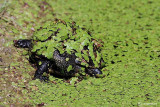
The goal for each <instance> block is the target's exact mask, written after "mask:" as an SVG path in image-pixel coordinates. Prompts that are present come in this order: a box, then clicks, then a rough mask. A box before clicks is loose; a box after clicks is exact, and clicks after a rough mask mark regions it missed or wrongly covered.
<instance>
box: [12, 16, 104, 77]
mask: <svg viewBox="0 0 160 107" xmlns="http://www.w3.org/2000/svg"><path fill="white" fill-rule="evenodd" d="M102 45H103V44H102V42H100V43H99V42H98V40H96V39H94V38H93V37H92V36H91V33H90V32H89V31H87V30H86V29H85V28H81V27H80V26H78V25H76V23H75V22H65V21H63V20H60V19H56V20H55V21H50V22H47V23H46V24H45V25H44V26H43V27H40V28H38V29H37V30H36V31H35V32H34V34H33V36H32V38H31V39H20V40H14V46H15V47H18V48H28V50H29V51H28V54H29V61H30V62H32V63H36V64H37V70H36V72H35V75H34V79H40V80H48V77H46V76H43V73H44V72H47V73H48V68H51V69H52V70H53V72H54V74H56V75H60V76H63V77H72V76H75V75H76V74H82V73H84V72H85V73H86V74H89V75H92V76H98V75H99V74H102V71H101V70H100V68H101V65H102V63H103V59H102V55H101V47H102Z"/></svg>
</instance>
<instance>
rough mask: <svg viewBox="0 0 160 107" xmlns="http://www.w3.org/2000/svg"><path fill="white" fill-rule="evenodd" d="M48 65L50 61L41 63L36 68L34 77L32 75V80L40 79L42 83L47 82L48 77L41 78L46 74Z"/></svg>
mask: <svg viewBox="0 0 160 107" xmlns="http://www.w3.org/2000/svg"><path fill="white" fill-rule="evenodd" d="M49 65H50V61H43V62H42V64H41V65H39V66H38V68H37V70H36V72H35V75H34V79H40V80H42V81H48V77H46V76H43V73H44V72H47V73H48V68H49Z"/></svg>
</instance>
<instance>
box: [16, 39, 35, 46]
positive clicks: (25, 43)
mask: <svg viewBox="0 0 160 107" xmlns="http://www.w3.org/2000/svg"><path fill="white" fill-rule="evenodd" d="M13 42H14V46H15V47H17V48H30V47H31V45H32V40H28V39H20V40H14V41H13Z"/></svg>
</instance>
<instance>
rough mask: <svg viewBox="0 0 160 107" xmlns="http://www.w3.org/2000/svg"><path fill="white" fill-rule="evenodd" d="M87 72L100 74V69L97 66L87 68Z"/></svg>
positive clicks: (94, 74)
mask: <svg viewBox="0 0 160 107" xmlns="http://www.w3.org/2000/svg"><path fill="white" fill-rule="evenodd" d="M87 72H88V73H89V74H91V75H93V76H96V75H97V74H102V71H101V70H100V69H98V68H88V69H87Z"/></svg>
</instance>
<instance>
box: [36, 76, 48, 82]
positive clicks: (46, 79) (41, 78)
mask: <svg viewBox="0 0 160 107" xmlns="http://www.w3.org/2000/svg"><path fill="white" fill-rule="evenodd" d="M36 79H40V81H44V82H48V81H49V77H47V76H36V77H34V78H33V80H36Z"/></svg>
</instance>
